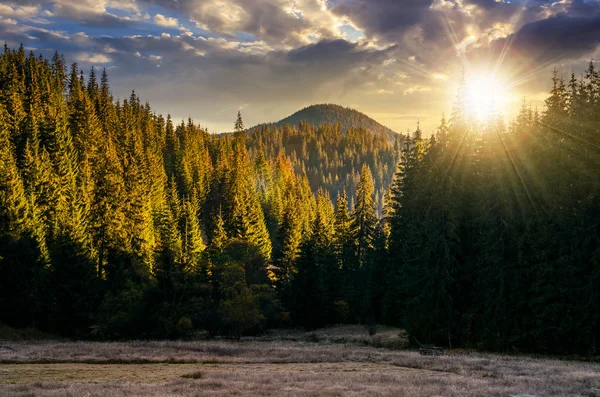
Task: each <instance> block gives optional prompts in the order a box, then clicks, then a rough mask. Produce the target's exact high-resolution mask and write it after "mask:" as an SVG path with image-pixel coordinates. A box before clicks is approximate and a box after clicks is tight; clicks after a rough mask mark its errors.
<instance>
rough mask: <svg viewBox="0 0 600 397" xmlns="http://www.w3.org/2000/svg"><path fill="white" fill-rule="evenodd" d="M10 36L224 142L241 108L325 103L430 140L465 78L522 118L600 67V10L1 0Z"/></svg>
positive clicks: (471, 1) (339, 1)
mask: <svg viewBox="0 0 600 397" xmlns="http://www.w3.org/2000/svg"><path fill="white" fill-rule="evenodd" d="M0 39H1V40H3V41H6V42H7V43H8V44H9V46H13V47H16V46H18V45H19V44H20V43H23V45H24V46H25V47H26V48H28V49H33V50H36V51H41V52H43V53H44V54H46V55H50V54H51V53H52V52H54V51H55V50H58V51H60V52H62V53H63V54H64V55H65V57H66V58H67V60H68V61H69V62H73V61H76V62H78V64H79V65H80V66H81V67H82V68H84V69H86V70H87V69H89V68H90V67H91V66H92V65H94V66H96V67H98V68H106V69H107V70H108V72H109V77H110V80H111V86H112V90H113V94H114V95H115V96H116V97H120V98H124V97H127V96H128V95H129V93H130V92H131V90H132V89H135V90H136V92H137V93H138V94H139V95H140V96H141V97H142V100H144V101H146V100H147V101H150V103H151V104H152V106H153V108H154V109H155V110H156V111H157V112H159V113H163V114H166V113H171V114H172V115H173V117H174V118H187V117H192V118H193V119H194V120H196V121H198V122H200V123H201V124H202V125H203V126H206V127H207V128H208V129H209V130H210V131H211V132H220V131H224V130H231V125H232V122H233V120H234V118H235V113H236V111H237V110H238V109H242V112H243V115H244V119H245V122H246V124H247V125H254V124H257V123H261V122H268V121H277V120H279V119H281V118H283V117H285V116H287V115H289V114H290V113H293V112H294V111H296V110H298V109H300V108H302V107H304V106H307V105H310V104H314V103H337V104H340V105H344V106H350V107H353V108H356V109H358V110H361V111H363V112H365V113H367V114H368V115H370V116H371V117H374V118H375V119H377V120H378V121H380V122H382V123H383V124H385V125H387V126H389V127H390V128H392V129H395V130H396V131H399V132H404V131H406V129H407V128H411V129H412V128H414V125H415V124H416V121H417V120H420V122H421V125H422V126H423V127H424V128H425V129H426V130H428V131H431V130H433V128H434V127H435V125H436V124H437V122H438V120H439V118H440V115H441V113H442V112H446V113H448V112H450V110H451V107H452V98H453V97H454V94H455V91H456V85H457V83H456V82H457V80H458V78H459V76H460V71H461V70H462V69H463V68H466V69H467V70H470V71H471V72H472V73H482V72H483V71H488V72H491V71H494V70H495V71H496V74H497V75H498V76H501V79H502V80H503V81H504V84H505V85H506V87H510V90H509V92H510V97H511V105H510V106H509V108H514V107H517V106H518V104H519V103H520V102H521V101H522V99H523V98H526V99H527V100H530V101H532V102H533V103H534V104H540V105H541V104H542V103H543V102H542V99H543V98H544V95H545V92H546V91H548V89H549V77H550V76H549V73H550V71H551V70H552V69H553V68H558V69H559V70H560V71H562V72H563V73H565V74H569V73H570V72H571V70H575V71H576V72H577V73H578V74H579V73H580V72H581V70H582V69H583V68H584V67H585V66H586V64H587V63H588V62H589V60H590V59H592V58H593V57H594V56H595V57H598V58H600V51H599V45H600V2H599V0H561V1H551V0H550V1H546V0H530V1H520V0H512V1H508V0H13V1H6V0H0ZM499 78H500V77H499ZM509 111H510V109H509V110H507V112H509ZM507 116H510V115H507Z"/></svg>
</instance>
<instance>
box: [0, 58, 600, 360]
mask: <svg viewBox="0 0 600 397" xmlns="http://www.w3.org/2000/svg"><path fill="white" fill-rule="evenodd" d="M0 87H1V88H2V95H1V96H0V322H5V323H7V324H9V325H12V326H22V327H32V326H33V327H37V328H40V329H43V330H46V331H50V332H54V333H60V334H63V335H69V336H72V337H96V338H118V339H123V338H140V337H146V338H178V337H188V336H190V335H192V334H193V333H194V332H196V331H197V330H208V332H209V333H210V334H211V335H217V334H222V335H229V336H231V337H234V338H240V337H241V336H242V335H250V334H256V333H258V332H260V331H262V330H264V329H266V328H269V327H278V326H282V325H285V326H289V325H294V326H303V327H305V328H308V329H314V328H317V327H321V326H325V325H328V324H333V323H340V322H352V323H363V324H367V325H368V328H369V329H370V330H371V331H372V332H375V330H376V325H375V324H377V323H382V322H383V323H387V324H394V325H399V326H402V327H405V328H406V330H407V331H408V332H409V333H410V335H411V336H412V337H413V339H417V340H419V341H420V342H422V343H436V344H441V345H446V346H452V347H454V346H466V347H475V348H484V349H490V350H504V351H507V350H508V351H534V352H542V353H580V354H588V353H591V354H597V353H598V343H599V342H600V226H599V225H600V223H599V222H598V220H599V219H600V178H599V177H598V175H599V172H600V156H599V154H600V153H599V151H600V149H599V148H600V109H599V108H598V106H599V104H600V75H599V74H598V72H597V71H596V70H595V66H594V64H593V63H590V66H589V67H588V70H587V71H586V72H585V74H584V77H582V78H581V79H577V78H576V77H575V75H571V78H570V79H569V81H568V83H566V82H565V81H564V80H563V79H562V78H561V77H560V76H559V75H558V74H556V73H555V74H554V76H553V78H552V90H551V92H550V97H549V98H548V100H547V101H546V103H547V109H546V110H545V112H544V113H543V114H540V113H538V112H537V110H534V109H532V108H531V107H530V106H527V105H526V104H524V105H523V108H522V110H521V112H520V114H519V115H518V117H517V118H516V120H515V121H514V122H513V123H512V124H510V125H509V126H508V128H505V127H504V125H503V123H501V122H499V120H490V123H488V125H485V126H481V125H470V124H469V120H467V119H468V118H467V117H466V116H465V114H466V109H464V100H463V99H464V98H462V96H463V95H464V93H463V92H462V91H459V95H458V97H457V104H456V106H455V109H454V111H453V113H452V118H451V122H450V123H448V122H447V121H446V120H445V118H443V119H442V122H441V123H440V126H439V128H438V131H437V133H436V134H434V135H433V136H432V137H426V136H425V135H424V133H423V131H421V130H420V128H419V127H418V126H417V129H416V130H415V131H414V134H413V136H406V137H405V136H394V137H393V138H391V135H390V134H391V132H390V131H388V130H386V129H385V128H384V127H382V126H380V125H378V124H376V123H375V122H374V121H373V120H371V119H368V118H366V116H364V115H362V114H359V113H357V112H354V111H351V110H349V109H343V108H340V107H335V106H329V105H327V106H315V107H310V108H307V109H304V110H303V111H301V112H299V113H298V114H296V115H294V116H293V117H292V118H290V119H287V120H284V121H282V123H281V124H280V125H279V126H278V127H276V126H273V125H269V126H259V127H256V128H254V129H252V130H251V131H250V133H247V132H246V131H245V130H244V125H243V120H242V115H241V114H240V113H238V115H237V120H236V122H235V125H234V129H235V133H234V134H226V135H223V136H214V135H213V136H211V135H209V134H208V133H207V132H206V131H204V130H203V129H201V128H199V127H198V126H197V125H195V124H194V123H193V122H192V121H191V120H188V121H187V123H185V122H182V123H179V124H178V123H174V122H173V120H172V119H171V117H170V116H168V115H167V117H163V116H161V115H157V114H155V113H154V112H153V111H152V110H151V109H150V106H149V105H148V104H143V105H142V104H141V102H140V98H138V97H137V96H136V94H135V93H132V94H131V96H130V97H129V98H127V99H126V100H123V101H122V102H117V103H114V102H113V99H112V96H111V94H110V87H109V84H108V77H107V75H106V72H105V71H103V73H102V76H101V78H100V81H98V78H97V73H96V71H95V70H92V71H91V72H90V74H89V77H88V78H87V81H86V78H85V77H84V76H83V74H82V71H81V70H79V69H78V67H77V65H73V66H72V68H71V70H70V73H69V74H67V71H66V67H65V64H64V60H63V59H62V57H60V56H59V55H58V54H56V55H55V56H54V57H53V59H52V61H51V62H48V61H46V60H44V59H43V58H37V57H35V56H34V55H30V56H27V55H26V54H25V52H24V50H23V48H22V47H21V48H20V49H19V50H16V51H13V50H10V49H6V50H5V52H4V54H2V55H0ZM288 123H290V124H293V126H289V125H288ZM313 124H314V125H315V126H313ZM398 160H400V161H398ZM396 163H398V165H397V167H396ZM394 173H395V175H394ZM331 197H335V198H336V200H335V205H333V204H332V200H331ZM290 318H291V320H292V321H291V322H290Z"/></svg>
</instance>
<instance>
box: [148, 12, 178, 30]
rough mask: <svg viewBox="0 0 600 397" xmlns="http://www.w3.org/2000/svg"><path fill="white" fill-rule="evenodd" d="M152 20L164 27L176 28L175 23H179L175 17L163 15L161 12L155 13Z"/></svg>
mask: <svg viewBox="0 0 600 397" xmlns="http://www.w3.org/2000/svg"><path fill="white" fill-rule="evenodd" d="M154 22H155V23H156V24H157V25H159V26H163V27H166V28H176V27H177V25H179V21H178V20H177V18H171V17H165V16H164V15H162V14H156V15H155V16H154Z"/></svg>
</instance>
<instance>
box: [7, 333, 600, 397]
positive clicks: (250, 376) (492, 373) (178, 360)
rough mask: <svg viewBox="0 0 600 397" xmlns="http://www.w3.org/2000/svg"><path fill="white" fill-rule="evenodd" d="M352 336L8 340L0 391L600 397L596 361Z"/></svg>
mask: <svg viewBox="0 0 600 397" xmlns="http://www.w3.org/2000/svg"><path fill="white" fill-rule="evenodd" d="M353 332H354V331H353V330H351V329H329V330H324V331H317V333H316V338H315V336H313V335H301V334H296V333H293V332H292V333H286V334H284V335H266V336H264V337H262V338H259V339H258V340H246V341H241V342H232V341H197V342H128V343H90V342H49V341H41V342H23V341H20V342H19V341H18V342H6V343H5V344H7V345H8V346H9V347H10V348H11V349H13V350H10V349H0V362H2V364H0V395H2V396H7V397H25V396H41V397H50V396H52V397H55V396H79V395H86V396H111V397H113V396H114V397H120V396H151V397H152V396H157V397H158V396H184V397H187V396H190V397H192V396H193V397H195V396H231V395H234V396H235V395H237V396H321V397H324V396H342V395H344V396H345V395H361V396H362V395H372V396H398V395H402V396H409V397H413V396H525V395H530V396H596V395H598V396H600V365H599V364H597V363H586V362H577V361H560V360H552V359H535V358H528V357H512V356H503V355H493V354H479V353H454V354H449V355H446V356H442V357H424V356H420V355H419V354H418V353H416V352H413V351H400V350H391V349H382V348H375V347H373V346H369V344H370V343H368V342H367V343H364V341H361V340H360V338H362V337H363V336H352V335H353ZM390 332H392V331H390ZM394 332H395V331H394ZM390 335H391V334H390ZM395 335H396V337H397V333H395ZM356 338H358V339H359V340H358V341H357V340H355V339H356ZM368 338H370V337H368ZM315 339H317V340H319V342H318V343H317V342H308V341H307V340H315Z"/></svg>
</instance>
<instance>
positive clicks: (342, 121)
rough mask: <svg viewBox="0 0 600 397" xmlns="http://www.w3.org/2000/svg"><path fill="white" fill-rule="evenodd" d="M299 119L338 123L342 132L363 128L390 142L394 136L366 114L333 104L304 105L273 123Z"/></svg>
mask: <svg viewBox="0 0 600 397" xmlns="http://www.w3.org/2000/svg"><path fill="white" fill-rule="evenodd" d="M301 121H305V122H307V123H308V125H311V126H315V127H319V126H321V125H325V124H332V125H335V124H336V123H338V124H339V127H340V129H341V130H342V132H346V131H348V130H349V129H351V128H354V129H357V128H364V129H365V130H368V131H370V132H372V133H374V134H381V135H384V136H386V137H387V138H388V139H390V140H391V141H392V142H393V141H394V138H395V136H396V133H395V132H394V131H392V130H391V129H389V128H387V127H386V126H384V125H381V124H380V123H378V122H377V121H375V120H373V119H372V118H371V117H369V116H367V115H366V114H364V113H362V112H359V111H358V110H354V109H351V108H345V107H343V106H340V105H333V104H319V105H311V106H308V107H305V108H304V109H301V110H299V111H297V112H296V113H294V114H292V115H290V116H288V117H286V118H284V119H283V120H280V121H278V122H277V123H275V125H276V126H278V127H283V126H284V125H286V124H287V125H298V124H299V123H300V122H301Z"/></svg>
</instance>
